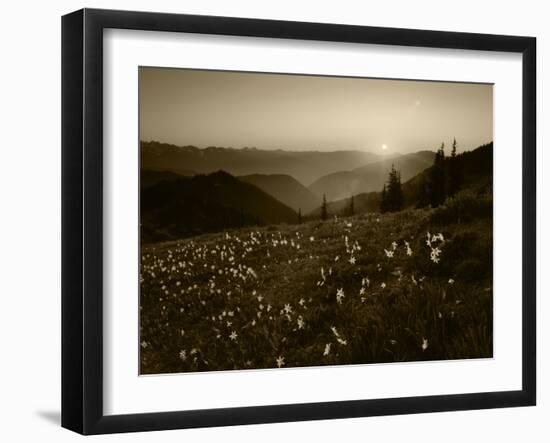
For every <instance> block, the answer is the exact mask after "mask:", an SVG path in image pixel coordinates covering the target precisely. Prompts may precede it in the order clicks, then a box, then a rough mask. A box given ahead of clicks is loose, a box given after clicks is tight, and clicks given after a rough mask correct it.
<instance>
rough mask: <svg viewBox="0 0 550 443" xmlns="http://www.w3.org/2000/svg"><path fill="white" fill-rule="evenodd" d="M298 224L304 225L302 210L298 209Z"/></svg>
mask: <svg viewBox="0 0 550 443" xmlns="http://www.w3.org/2000/svg"><path fill="white" fill-rule="evenodd" d="M298 224H299V225H301V224H302V208H298Z"/></svg>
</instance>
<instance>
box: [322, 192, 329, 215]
mask: <svg viewBox="0 0 550 443" xmlns="http://www.w3.org/2000/svg"><path fill="white" fill-rule="evenodd" d="M327 218H328V211H327V196H326V194H323V204H322V205H321V220H326V219H327Z"/></svg>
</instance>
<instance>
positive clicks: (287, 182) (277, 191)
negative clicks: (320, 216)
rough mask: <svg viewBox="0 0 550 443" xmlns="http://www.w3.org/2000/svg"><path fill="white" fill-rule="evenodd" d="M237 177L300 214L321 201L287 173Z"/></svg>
mask: <svg viewBox="0 0 550 443" xmlns="http://www.w3.org/2000/svg"><path fill="white" fill-rule="evenodd" d="M238 179H239V180H241V181H244V182H247V183H250V184H252V185H254V186H256V187H258V188H260V189H261V190H262V191H264V192H266V193H268V194H269V195H271V196H273V197H275V198H276V199H277V200H279V201H281V202H282V203H284V204H285V205H287V206H289V207H290V208H292V209H294V210H295V211H296V212H297V211H298V210H301V211H302V214H305V213H306V212H309V211H311V210H312V209H313V208H315V207H317V206H318V205H319V204H320V203H321V199H320V198H318V197H317V196H316V195H315V194H313V192H311V191H310V190H309V189H308V188H306V187H305V186H304V185H302V184H301V183H300V182H298V181H297V180H296V179H294V178H293V177H291V176H289V175H283V174H270V175H265V174H252V175H243V176H241V177H238Z"/></svg>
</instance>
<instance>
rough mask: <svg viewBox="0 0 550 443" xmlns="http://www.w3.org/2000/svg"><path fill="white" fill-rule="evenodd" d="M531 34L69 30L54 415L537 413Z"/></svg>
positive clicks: (245, 417)
mask: <svg viewBox="0 0 550 443" xmlns="http://www.w3.org/2000/svg"><path fill="white" fill-rule="evenodd" d="M535 51H536V42H535V39H534V38H531V37H516V36H497V35H484V34H465V33H452V32H438V31H422V30H410V29H388V28H374V27H360V26H349V25H340V24H320V23H299V22H283V21H271V20H256V19H243V18H228V17H208V16H190V15H176V14H159V13H148V12H126V11H108V10H90V9H84V10H81V11H77V12H74V13H72V14H68V15H66V16H64V17H63V21H62V56H63V66H62V77H63V78H62V86H63V88H62V89H63V94H62V108H63V110H62V124H63V127H62V140H63V146H62V152H63V154H62V159H63V166H62V171H63V196H62V197H63V211H62V212H63V214H62V218H63V228H62V231H63V232H62V234H63V235H62V237H63V247H62V250H63V294H62V297H63V300H62V308H63V312H62V321H63V324H62V335H63V337H62V359H63V361H62V372H63V373H62V425H63V426H64V427H66V428H68V429H71V430H74V431H77V432H80V433H82V434H101V433H114V432H131V431H148V430H161V429H177V428H191V427H206V426H227V425H238V424H252V423H272V422H283V421H298V420H318V419H329V418H346V417H361V416H375V415H388V414H410V413H422V412H434V411H453V410H464V409H483V408H498V407H513V406H529V405H534V404H535V399H536V373H535V368H536V355H535V349H536V342H535V330H536V327H535V320H536V316H535V308H536V306H535V305H536V294H535V257H536V251H535V246H536V217H535V201H536V186H535V183H536V181H535V130H536V126H535V121H536V119H535V110H536V106H535V72H536V69H535V59H536V52H535Z"/></svg>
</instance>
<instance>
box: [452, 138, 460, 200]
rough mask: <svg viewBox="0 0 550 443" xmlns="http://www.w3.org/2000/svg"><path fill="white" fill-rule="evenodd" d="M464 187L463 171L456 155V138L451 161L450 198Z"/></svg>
mask: <svg viewBox="0 0 550 443" xmlns="http://www.w3.org/2000/svg"><path fill="white" fill-rule="evenodd" d="M461 185H462V171H461V170H460V161H459V159H458V157H457V155H456V138H455V139H454V140H453V149H452V151H451V158H450V160H449V196H451V197H452V196H453V195H455V194H456V193H457V192H458V191H459V190H460V186H461Z"/></svg>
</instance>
